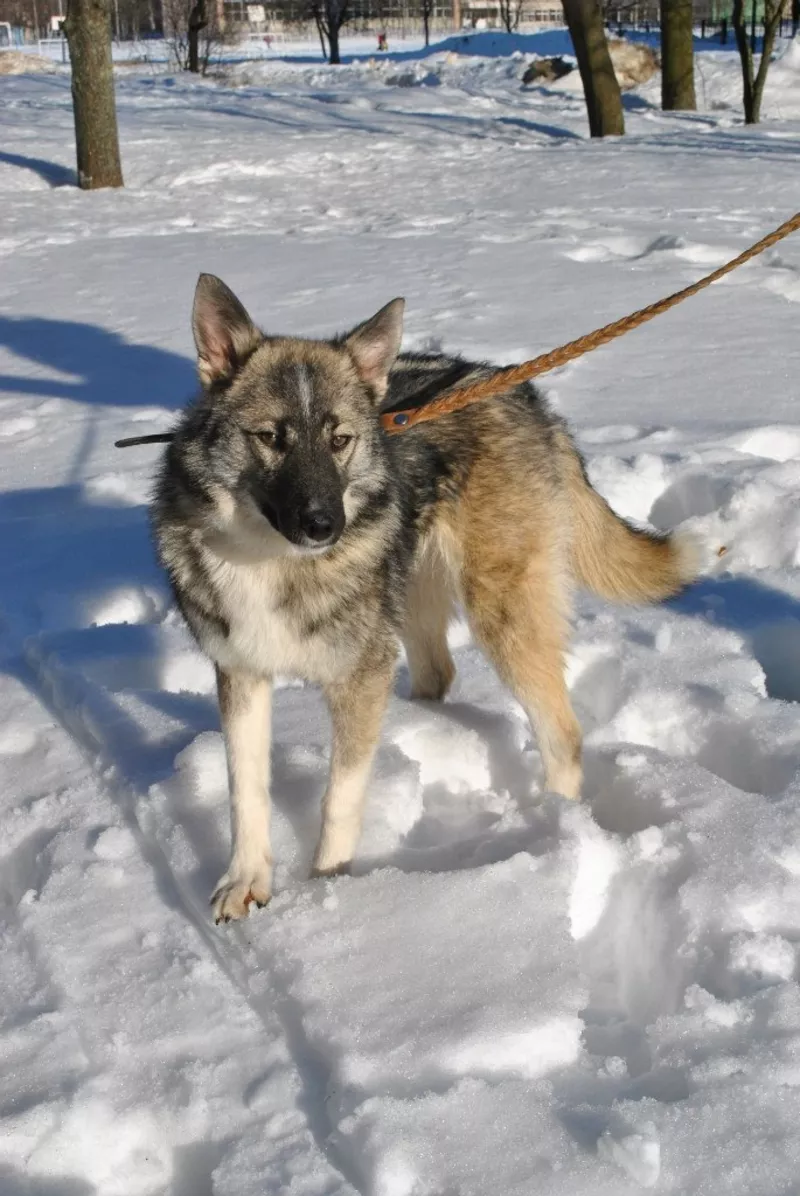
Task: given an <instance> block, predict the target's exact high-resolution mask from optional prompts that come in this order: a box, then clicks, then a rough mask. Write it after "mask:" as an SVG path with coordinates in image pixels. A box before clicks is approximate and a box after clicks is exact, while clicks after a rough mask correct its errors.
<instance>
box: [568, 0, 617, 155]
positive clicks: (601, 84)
mask: <svg viewBox="0 0 800 1196" xmlns="http://www.w3.org/2000/svg"><path fill="white" fill-rule="evenodd" d="M564 16H565V17H566V20H567V25H568V26H569V32H570V37H571V38H572V44H573V46H574V47H575V56H576V58H577V59H578V67H579V69H580V72H581V80H582V82H583V92H584V95H585V97H586V110H587V112H588V114H589V132H590V133H591V135H592V137H607V136H609V135H610V134H612V135H613V134H621V133H624V132H625V120H624V118H623V115H622V96H621V94H620V90H619V83H618V82H617V76H616V75H615V74H614V68H613V66H612V65H611V56H610V55H609V52H608V42H607V41H606V33H605V29H604V28H603V13H602V9H601V6H600V3H599V0H564Z"/></svg>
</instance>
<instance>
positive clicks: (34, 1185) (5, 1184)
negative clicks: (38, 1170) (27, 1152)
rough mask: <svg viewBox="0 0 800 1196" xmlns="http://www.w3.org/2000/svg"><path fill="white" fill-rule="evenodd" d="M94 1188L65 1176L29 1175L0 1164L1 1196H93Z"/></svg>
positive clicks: (83, 1181) (91, 1185)
mask: <svg viewBox="0 0 800 1196" xmlns="http://www.w3.org/2000/svg"><path fill="white" fill-rule="evenodd" d="M95 1191H96V1188H95V1187H94V1185H93V1184H90V1183H87V1182H86V1180H84V1179H68V1178H67V1177H66V1176H63V1177H62V1176H58V1177H56V1176H48V1175H31V1174H30V1173H29V1172H24V1171H17V1169H16V1168H14V1167H9V1166H8V1165H7V1164H5V1163H4V1164H0V1192H2V1194H3V1196H93V1193H94V1192H95Z"/></svg>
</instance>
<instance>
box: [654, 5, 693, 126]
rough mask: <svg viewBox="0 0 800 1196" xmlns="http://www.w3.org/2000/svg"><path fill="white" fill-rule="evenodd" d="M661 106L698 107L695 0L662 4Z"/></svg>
mask: <svg viewBox="0 0 800 1196" xmlns="http://www.w3.org/2000/svg"><path fill="white" fill-rule="evenodd" d="M661 107H662V108H663V109H664V111H665V112H666V111H675V110H680V111H690V112H694V111H695V109H696V108H697V100H696V98H695V94H694V21H693V19H692V0H670V3H668V4H662V5H661Z"/></svg>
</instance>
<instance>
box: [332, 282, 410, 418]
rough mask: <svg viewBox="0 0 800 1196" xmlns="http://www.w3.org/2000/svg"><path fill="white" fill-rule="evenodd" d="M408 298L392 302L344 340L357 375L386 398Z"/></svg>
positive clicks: (381, 396) (401, 335) (380, 395)
mask: <svg viewBox="0 0 800 1196" xmlns="http://www.w3.org/2000/svg"><path fill="white" fill-rule="evenodd" d="M405 305H406V301H405V299H393V300H392V302H391V303H387V304H386V306H385V307H382V308H381V310H380V311H379V312H378V314H377V315H375V316H373V317H372V319H371V320H367V321H366V322H365V323H363V324H359V326H358V328H355V329H353V331H352V332H351V333H350V335H349V336H348V337H346V338H345V342H344V343H345V346H346V348H347V349H348V350H349V352H350V356H351V357H352V359H353V362H354V364H355V367H356V370H357V371H358V376H359V378H360V379H361V381H362V382H366V384H367V385H368V386H371V387H372V389H373V390H374V391H376V393H377V395H378V397H379V398H383V396H384V395H385V393H386V387H387V385H388V381H389V370H390V369H391V368H392V365H393V364H394V359H395V357H396V356H397V354H398V353H399V351H400V341H401V340H402V338H403V309H404V308H405Z"/></svg>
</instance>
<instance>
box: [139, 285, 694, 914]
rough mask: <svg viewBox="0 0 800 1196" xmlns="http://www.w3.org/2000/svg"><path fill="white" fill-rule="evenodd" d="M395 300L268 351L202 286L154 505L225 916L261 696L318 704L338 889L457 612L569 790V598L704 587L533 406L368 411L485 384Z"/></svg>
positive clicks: (263, 753) (246, 900)
mask: <svg viewBox="0 0 800 1196" xmlns="http://www.w3.org/2000/svg"><path fill="white" fill-rule="evenodd" d="M402 312H403V303H402V301H401V300H395V301H394V302H392V303H390V304H388V306H386V307H385V308H383V309H382V310H381V311H380V312H378V314H377V315H376V316H374V317H373V319H371V320H369V321H367V322H366V323H365V324H362V325H360V326H359V327H358V328H356V329H355V330H354V331H353V332H352V333H350V334H349V335H348V336H346V337H343V338H339V339H336V340H332V341H306V340H298V339H294V338H282V337H270V336H264V335H263V334H262V333H261V332H259V331H258V330H257V329H256V328H255V326H254V325H253V324H252V322H251V320H250V318H249V316H248V315H247V313H246V312H245V310H244V308H243V307H242V306H241V304H240V303H239V301H238V300H237V299H236V298H235V296H234V295H233V294H232V293H231V292H230V291H229V290H228V288H227V287H226V286H225V285H224V284H223V283H222V282H220V281H219V279H216V278H214V277H212V276H210V275H202V276H201V278H200V281H199V283H198V287H197V293H196V296H195V306H194V313H193V326H194V334H195V341H196V344H197V348H198V354H199V372H200V378H201V382H202V384H203V388H202V392H201V394H200V396H199V397H198V398H197V399H196V400H195V402H194V403H193V404H192V405H190V406H189V408H188V409H187V410H186V412H185V413H184V415H183V418H182V420H181V422H180V424H179V426H178V428H177V432H176V436H175V439H174V441H173V442H172V444H170V446H169V448H168V449H167V451H166V454H165V459H164V464H163V467H162V469H161V473H160V477H159V480H158V484H157V491H156V496H155V502H154V506H153V525H154V529H155V536H156V541H157V545H158V551H159V555H160V558H161V560H162V562H163V564H164V566H165V568H166V570H167V572H168V574H169V576H170V579H171V582H172V585H173V588H174V591H175V595H176V598H177V601H178V604H179V606H180V608H181V610H182V612H183V614H184V616H185V618H186V621H187V623H188V624H189V627H190V628H191V630H192V632H193V633H194V635H195V637H196V638H197V641H198V643H199V644H200V646H201V647H202V648H203V650H204V651H205V652H206V653H207V654H208V655H209V656H210V657H211V659H212V660H213V661H214V662H215V665H216V669H217V680H218V693H219V704H220V711H221V718H222V725H223V730H224V735H225V742H226V748H227V755H228V769H229V777H230V796H231V823H232V856H231V862H230V866H229V868H228V870H227V872H226V873H225V875H224V876H223V877H222V879H221V880H220V883H219V885H218V886H217V889H216V891H215V893H214V895H213V897H212V903H213V906H214V914H215V917H216V918H217V920H228V919H230V918H239V917H242V916H244V915H245V914H246V913H247V910H248V907H249V905H250V903H251V902H256V903H257V904H259V905H263V904H264V903H265V902H266V901H268V900H269V897H270V894H271V883H272V857H271V851H270V832H269V818H270V802H269V754H270V747H269V745H270V701H271V684H272V678H273V677H274V676H275V675H276V674H281V675H290V676H294V677H298V678H302V679H304V680H306V681H310V682H314V683H316V684H318V685H320V686H321V687H322V689H323V692H324V694H325V697H326V699H327V702H328V705H329V708H330V712H331V718H332V723H333V747H332V754H331V769H330V777H329V781H328V786H327V790H326V793H325V796H324V799H323V809H322V830H321V835H320V839H319V843H318V845H317V849H316V853H315V856H314V873H315V874H316V875H330V874H333V873H336V872H339V871H342V870H344V869H346V867H347V866H348V864H349V863H350V860H351V859H352V856H353V853H354V851H355V848H356V845H357V841H358V836H359V831H360V826H361V814H362V807H363V804H364V799H365V794H366V789H367V785H368V780H369V773H370V768H371V764H372V759H373V756H374V753H375V749H376V746H377V743H378V738H379V734H380V727H381V720H382V717H383V713H384V709H385V706H386V702H387V699H388V696H389V693H390V691H391V687H392V679H393V675H394V669H395V661H396V659H397V655H398V649H399V645H400V643H401V642H402V643H403V644H404V645H405V648H406V653H407V657H408V662H409V668H410V672H411V679H412V694H413V696H414V697H417V698H427V699H441V698H443V697H444V696H445V694H446V692H447V690H448V687H449V686H450V684H451V682H452V680H453V676H454V666H453V661H452V659H451V656H450V652H449V650H448V646H447V626H448V622H449V620H450V618H451V615H452V614H453V611H454V608H455V605H456V603H460V604H461V605H462V606H463V608H464V610H465V612H466V615H467V617H468V619H469V622H470V626H471V628H472V631H473V634H474V636H475V638H476V640H477V641H478V642H479V643H480V644H481V645H482V647H483V649H484V650H485V651H486V653H487V655H488V656H489V657H490V659H491V660H492V662H493V663H494V666H495V668H496V669H497V671H498V673H499V674H500V676H501V678H502V679H503V681H504V682H505V683H506V684H507V685H508V686H509V687H510V689H511V690H512V691H513V692H514V694H515V695H516V696H517V698H518V699H519V701H520V702H521V704H522V705H523V707H524V708H525V710H526V712H527V713H528V715H529V717H530V720H531V722H532V724H533V726H534V728H535V731H536V733H537V735H538V739H539V744H540V748H541V753H542V758H543V761H544V768H545V784H546V786H547V788H548V789H551V790H555V791H556V792H558V793H561V794H563V795H564V796H565V797H568V798H577V797H578V796H579V793H580V785H581V759H580V758H581V733H580V728H579V726H578V723H577V720H576V718H575V715H574V713H573V710H572V707H571V705H570V700H569V695H568V693H567V689H566V685H565V682H564V651H565V647H566V643H567V635H568V626H569V614H570V600H571V594H572V591H573V589H574V588H575V587H576V586H579V585H582V586H586V587H587V588H589V589H591V590H593V591H594V592H595V593H598V594H601V595H603V596H604V597H607V598H611V599H614V600H616V601H622V602H654V601H658V600H659V599H663V598H667V597H669V596H670V595H672V594H675V593H676V592H677V591H678V590H680V589H681V588H682V587H683V586H684V585H685V584H686V583H687V582H689V581H690V580H691V579H692V578H693V577H694V575H695V573H696V553H695V549H694V546H693V544H692V543H691V541H688V540H685V539H682V538H676V537H674V536H673V537H669V536H661V535H655V534H654V533H651V532H646V531H640V530H637V529H635V528H633V527H631V526H630V525H629V524H627V523H625V522H624V521H623V520H622V519H620V518H619V517H618V516H616V515H615V514H614V513H613V512H612V510H611V509H610V507H609V506H608V505H607V503H606V502H605V501H604V500H603V499H602V498H601V497H600V496H599V495H598V494H597V493H596V492H595V491H594V490H593V489H592V487H591V485H590V484H589V482H588V479H587V477H586V473H585V471H584V468H583V463H582V461H581V458H580V456H579V454H578V452H577V450H576V448H575V446H574V444H573V442H572V439H571V437H570V434H569V432H568V430H567V428H566V426H565V425H564V423H563V422H562V421H561V420H560V419H559V418H557V417H556V416H555V415H553V414H552V412H550V411H549V410H548V408H547V406H546V405H545V403H544V401H543V400H542V398H541V396H540V395H539V394H538V393H537V392H536V390H535V389H534V388H533V387H532V386H530V385H526V386H520V387H517V388H516V389H515V390H513V391H511V392H510V393H508V394H505V395H503V396H501V397H500V398H495V399H492V400H489V401H488V402H484V403H478V404H476V405H474V406H472V407H468V408H467V409H466V410H464V411H462V412H460V413H458V414H454V415H450V416H446V417H444V418H442V419H439V420H436V421H432V422H430V423H423V424H420V425H418V426H416V427H414V428H412V429H410V430H409V431H407V432H404V433H401V434H400V435H398V436H387V435H386V434H385V433H383V432H382V431H381V430H380V427H379V422H378V410H379V407H380V405H381V403H382V402H384V400H386V401H389V402H392V403H395V402H398V401H400V400H401V399H403V398H406V397H409V398H410V397H411V396H414V397H415V399H416V398H418V397H419V396H420V395H424V396H426V397H430V398H433V397H434V396H435V395H437V394H439V393H441V392H442V391H443V390H444V389H446V388H447V387H449V386H452V385H453V384H454V383H456V382H463V381H465V380H467V379H469V378H473V377H475V378H477V377H480V376H481V375H482V374H484V373H486V372H487V371H488V369H489V367H487V366H482V365H475V364H473V363H470V362H466V361H462V360H460V359H456V358H451V357H445V356H439V355H429V356H424V355H423V356H420V355H412V354H400V353H399V347H400V338H401V333H402Z"/></svg>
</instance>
